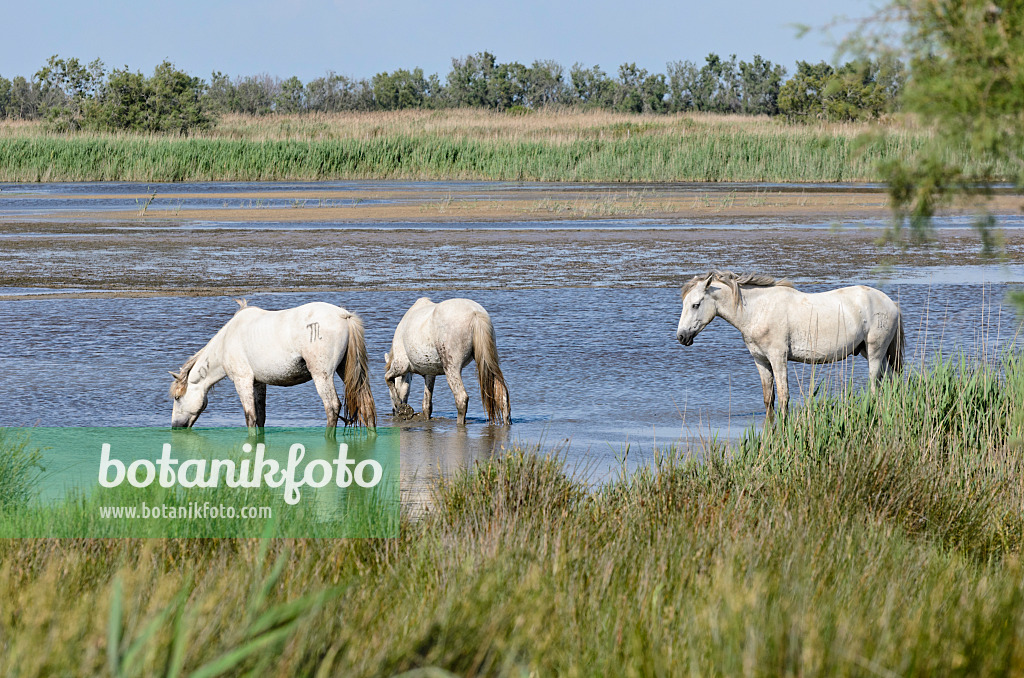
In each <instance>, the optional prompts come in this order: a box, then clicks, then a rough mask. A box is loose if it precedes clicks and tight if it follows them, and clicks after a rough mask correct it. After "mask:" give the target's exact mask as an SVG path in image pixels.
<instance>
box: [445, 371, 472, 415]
mask: <svg viewBox="0 0 1024 678" xmlns="http://www.w3.org/2000/svg"><path fill="white" fill-rule="evenodd" d="M444 376H445V379H447V380H448V386H449V387H450V388H451V389H452V395H453V396H455V407H456V408H457V409H458V410H459V425H460V426H465V425H466V411H467V410H468V409H469V394H468V393H466V385H465V384H463V383H462V372H461V371H457V370H456V369H455V368H454V367H451V368H448V369H446V370H445V371H444Z"/></svg>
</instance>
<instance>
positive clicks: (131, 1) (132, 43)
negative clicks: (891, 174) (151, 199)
mask: <svg viewBox="0 0 1024 678" xmlns="http://www.w3.org/2000/svg"><path fill="white" fill-rule="evenodd" d="M871 7H872V5H870V4H869V3H868V2H866V1H865V0H849V1H848V2H845V3H841V4H840V3H835V4H832V3H827V2H820V0H819V1H814V0H779V1H775V2H765V1H759V0H718V1H717V2H715V1H710V2H709V1H707V0H705V1H700V2H691V1H689V0H687V1H677V2H672V1H671V0H650V1H644V0H638V1H635V2H622V1H621V0H589V1H579V0H571V1H564V2H559V1H557V0H547V1H545V0H519V1H518V2H514V3H489V2H484V1H480V0H477V1H469V0H455V1H452V2H445V3H437V2H434V3H431V2H416V1H414V0H381V1H377V2H351V1H349V0H244V1H243V0H174V1H173V2H170V1H168V0H149V1H147V0H95V1H94V2H69V1H67V0H64V1H62V2H53V1H51V0H36V1H35V2H18V3H10V4H9V5H8V6H7V7H5V9H4V23H5V24H6V26H5V30H4V33H5V35H4V38H3V40H2V41H0V75H2V76H5V77H8V78H10V77H11V76H13V75H25V76H30V75H31V74H32V73H34V72H35V71H37V70H38V69H39V68H40V67H41V66H42V65H43V64H44V63H45V61H46V59H47V58H48V57H49V56H50V55H52V54H60V55H61V56H64V57H78V58H79V59H81V60H83V61H86V62H87V61H91V60H92V59H94V58H96V57H99V58H100V59H102V60H103V61H104V63H105V64H106V65H107V68H108V69H109V68H112V67H123V66H125V65H127V66H129V67H131V68H132V69H133V70H142V71H144V72H146V73H149V72H151V71H152V69H153V67H154V66H155V65H156V64H158V63H160V62H161V61H163V60H164V59H169V60H170V61H172V62H173V63H174V64H175V65H177V66H178V67H179V68H182V69H184V70H186V71H188V72H189V73H191V74H193V75H199V76H202V77H208V76H209V74H210V72H211V71H213V70H220V71H222V72H224V73H227V74H228V75H232V76H234V75H255V74H259V73H269V74H270V75H273V76H278V77H281V78H286V77H289V76H292V75H297V76H299V78H300V79H302V80H303V81H307V80H309V79H311V78H315V77H318V76H320V75H323V74H324V73H326V72H327V71H328V70H333V71H335V72H337V73H340V74H342V75H348V76H354V77H371V76H372V75H373V74H375V73H378V72H380V71H390V70H394V69H396V68H410V69H411V68H414V67H416V66H419V67H422V68H423V69H424V71H426V72H427V73H428V74H430V73H438V74H439V75H440V76H441V78H442V79H443V78H444V76H445V75H446V74H447V73H448V70H449V68H450V66H451V58H452V57H454V56H463V55H466V54H471V53H476V52H480V51H483V50H488V51H490V52H491V53H493V54H494V55H495V56H496V57H497V58H498V60H499V61H503V62H505V61H519V62H522V63H525V64H527V65H528V64H529V63H531V62H532V61H533V60H535V59H554V60H556V61H558V62H560V63H561V64H562V65H563V66H564V67H565V68H566V70H567V71H568V68H569V67H570V66H571V65H572V64H573V62H575V61H580V62H582V63H583V64H584V65H586V66H591V65H594V64H599V65H600V66H601V67H602V68H603V69H604V70H605V71H606V72H608V73H610V74H615V73H616V72H617V69H618V66H619V64H621V63H624V62H627V61H635V62H636V63H637V64H638V65H639V66H641V67H642V68H646V69H648V70H650V71H653V72H664V70H665V64H666V63H667V62H668V61H675V60H686V59H689V60H691V61H695V62H698V63H702V62H703V59H704V56H705V55H706V54H707V53H708V52H716V53H718V54H720V55H722V56H727V55H729V54H736V55H737V56H738V57H739V58H740V59H748V60H749V59H751V58H752V57H753V55H754V54H760V55H762V56H763V57H765V58H767V59H770V60H772V61H773V62H776V63H781V64H782V65H784V66H786V68H787V70H788V71H789V72H792V71H793V70H794V63H795V62H796V60H797V59H805V60H811V61H817V60H820V59H825V60H831V59H832V57H833V47H832V46H831V45H830V43H829V41H828V40H827V39H826V38H825V36H824V35H822V34H821V33H818V32H814V33H811V34H809V35H807V36H805V37H803V38H801V39H798V38H797V37H796V31H795V30H794V28H793V27H792V25H793V24H797V23H803V24H808V25H812V26H823V25H825V24H827V23H829V22H830V21H831V20H833V19H834V18H836V17H837V16H838V15H841V14H843V15H847V16H862V15H865V14H867V13H869V12H870V10H871Z"/></svg>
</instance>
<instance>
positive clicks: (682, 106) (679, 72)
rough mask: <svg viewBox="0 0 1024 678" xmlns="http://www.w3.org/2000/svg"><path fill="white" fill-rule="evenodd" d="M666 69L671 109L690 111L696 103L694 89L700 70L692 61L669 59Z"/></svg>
mask: <svg viewBox="0 0 1024 678" xmlns="http://www.w3.org/2000/svg"><path fill="white" fill-rule="evenodd" d="M666 70H667V71H668V101H669V110H671V111H692V110H694V108H695V106H696V103H695V101H694V91H695V90H696V89H697V78H698V74H699V72H700V70H699V69H698V68H697V65H696V64H694V63H693V62H692V61H670V62H668V65H667V68H666Z"/></svg>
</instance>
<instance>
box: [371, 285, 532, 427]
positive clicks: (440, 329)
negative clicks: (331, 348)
mask: <svg viewBox="0 0 1024 678" xmlns="http://www.w3.org/2000/svg"><path fill="white" fill-rule="evenodd" d="M470 360H476V373H477V377H478V378H479V379H480V397H481V398H482V399H483V403H484V410H486V412H487V418H488V419H489V420H491V421H494V422H497V423H499V424H507V423H509V422H510V419H511V416H512V410H511V406H510V405H509V399H508V387H507V386H506V385H505V377H504V376H503V375H502V373H501V367H500V366H499V365H498V348H497V346H496V345H495V342H494V327H493V326H492V325H491V317H490V316H489V315H488V314H487V311H485V310H484V307H483V306H481V305H480V304H478V303H476V302H475V301H472V300H470V299H449V300H447V301H442V302H441V303H440V304H435V303H434V302H432V301H431V300H430V299H427V298H426V297H423V298H422V299H419V300H417V301H416V303H415V304H413V305H412V308H410V309H409V310H408V311H406V313H405V316H404V317H403V318H402V321H401V322H400V323H398V328H397V329H395V338H394V340H393V341H392V342H391V352H390V353H385V354H384V361H385V366H386V372H385V374H384V379H385V380H386V381H387V383H388V390H389V391H391V404H392V406H393V408H394V409H393V412H397V411H398V410H399V408H401V407H402V406H403V405H404V406H406V407H408V404H407V403H408V402H409V382H410V381H411V380H412V375H413V374H419V375H421V376H422V377H423V384H424V389H423V414H424V415H426V417H427V418H428V419H429V418H430V413H431V410H432V405H431V399H432V398H433V395H434V378H435V377H437V375H439V374H443V375H444V376H445V379H447V381H448V386H449V387H451V389H452V394H453V395H454V396H455V406H456V407H457V408H458V410H459V424H465V423H466V409H467V408H468V407H469V396H468V395H467V394H466V387H465V386H464V385H463V383H462V369H463V368H464V367H465V366H466V365H468V364H469V361H470Z"/></svg>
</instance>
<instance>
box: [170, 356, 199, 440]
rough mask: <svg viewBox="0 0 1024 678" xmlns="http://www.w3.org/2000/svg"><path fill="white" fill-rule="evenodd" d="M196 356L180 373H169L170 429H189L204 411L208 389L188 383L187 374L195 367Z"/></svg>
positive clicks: (197, 384) (195, 383) (194, 383)
mask: <svg viewBox="0 0 1024 678" xmlns="http://www.w3.org/2000/svg"><path fill="white" fill-rule="evenodd" d="M195 362H196V356H193V357H192V358H190V359H189V361H188V362H187V363H185V365H184V366H182V368H181V371H180V372H171V373H170V374H171V376H172V377H174V381H172V382H171V398H173V399H174V405H173V406H172V408H171V428H189V427H191V426H192V425H193V424H195V423H196V419H198V418H199V415H200V414H202V413H203V410H205V409H206V404H207V399H206V394H207V392H208V391H209V389H206V388H203V387H202V386H201V385H200V384H199V383H198V382H191V383H190V382H189V373H190V372H191V371H192V367H193V366H194V365H195Z"/></svg>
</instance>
